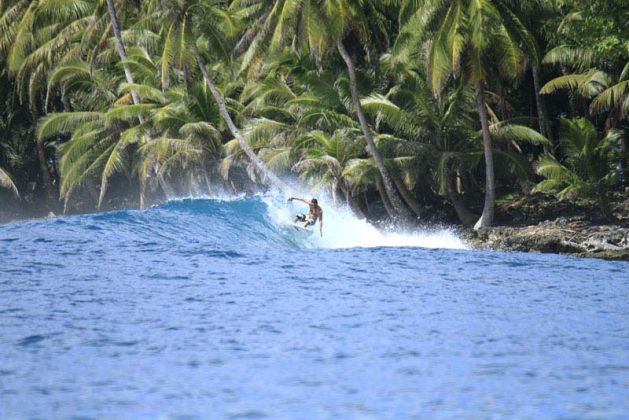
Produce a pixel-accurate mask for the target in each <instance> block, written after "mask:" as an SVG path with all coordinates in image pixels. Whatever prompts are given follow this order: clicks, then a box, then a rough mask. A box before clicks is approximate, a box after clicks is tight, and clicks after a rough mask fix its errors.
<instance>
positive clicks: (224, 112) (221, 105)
mask: <svg viewBox="0 0 629 420" xmlns="http://www.w3.org/2000/svg"><path fill="white" fill-rule="evenodd" d="M195 57H196V60H197V64H198V65H199V69H200V70H201V73H203V78H204V79H205V83H207V85H208V87H209V88H210V91H211V92H212V96H214V100H216V103H217V104H218V108H219V109H220V111H221V115H222V116H223V119H224V120H225V123H226V124H227V126H228V127H229V131H231V133H232V135H233V136H234V138H236V140H238V143H239V144H240V147H241V148H242V150H243V151H244V152H245V154H246V155H247V156H248V157H249V159H251V161H252V162H253V164H254V165H255V166H256V167H257V168H258V170H259V171H260V172H262V173H263V174H264V176H265V177H266V178H267V179H268V180H269V181H271V184H273V185H275V187H276V188H278V189H279V190H280V191H282V192H284V191H286V187H285V185H284V183H283V182H282V181H280V179H279V178H278V177H277V176H276V175H275V174H274V173H273V172H271V170H270V169H269V168H268V167H267V166H266V164H265V163H264V162H263V161H262V159H260V157H258V155H256V153H255V152H254V151H253V149H252V148H251V146H250V145H249V143H247V142H246V141H245V139H244V137H243V136H242V135H241V134H240V131H239V130H238V128H236V124H234V121H233V120H232V118H231V116H230V115H229V112H228V111H227V106H226V105H225V101H224V100H223V97H222V96H221V94H220V92H219V91H218V89H217V88H216V86H215V85H214V82H213V81H212V79H211V78H210V75H209V73H208V72H207V69H206V68H205V62H204V61H203V57H201V54H199V52H198V51H195Z"/></svg>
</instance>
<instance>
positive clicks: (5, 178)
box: [0, 168, 20, 198]
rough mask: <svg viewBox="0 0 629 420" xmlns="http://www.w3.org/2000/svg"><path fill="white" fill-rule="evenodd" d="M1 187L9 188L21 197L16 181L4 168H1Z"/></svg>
mask: <svg viewBox="0 0 629 420" xmlns="http://www.w3.org/2000/svg"><path fill="white" fill-rule="evenodd" d="M0 187H4V188H8V189H10V190H11V191H12V192H13V195H15V196H16V197H17V198H20V193H19V192H18V190H17V187H16V186H15V183H14V182H13V180H12V179H11V176H10V175H9V173H8V172H6V171H5V170H4V169H2V168H0Z"/></svg>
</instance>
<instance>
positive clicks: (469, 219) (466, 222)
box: [445, 168, 478, 226]
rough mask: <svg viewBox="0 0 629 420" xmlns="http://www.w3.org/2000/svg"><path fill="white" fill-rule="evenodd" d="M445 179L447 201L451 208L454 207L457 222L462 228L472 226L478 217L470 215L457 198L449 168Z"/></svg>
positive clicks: (459, 198)
mask: <svg viewBox="0 0 629 420" xmlns="http://www.w3.org/2000/svg"><path fill="white" fill-rule="evenodd" d="M445 178H446V194H447V195H448V200H450V202H451V203H452V207H454V211H455V212H456V215H457V217H458V218H459V221H460V222H461V223H462V224H463V226H472V225H473V224H474V221H475V220H476V218H477V217H478V216H476V215H474V214H472V213H471V212H470V211H469V210H468V209H467V207H465V204H463V201H462V200H461V197H459V194H458V192H457V190H456V189H455V188H454V185H453V180H452V169H451V168H446V170H445Z"/></svg>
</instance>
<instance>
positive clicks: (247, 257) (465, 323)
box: [0, 195, 629, 419]
mask: <svg viewBox="0 0 629 420" xmlns="http://www.w3.org/2000/svg"><path fill="white" fill-rule="evenodd" d="M323 206H324V212H325V213H324V228H323V237H320V236H319V233H318V231H317V232H316V233H313V234H312V235H308V234H307V233H303V232H300V231H297V230H295V229H293V228H292V227H291V226H290V225H289V224H288V221H290V217H291V215H292V214H294V213H295V212H298V211H303V210H305V209H304V208H303V207H305V206H303V205H301V206H300V205H299V204H295V203H293V204H287V203H286V202H285V200H284V199H280V198H277V197H274V196H273V195H258V196H251V197H240V198H225V199H220V198H196V199H181V200H174V201H170V202H167V203H165V204H161V205H157V206H155V207H152V208H150V209H147V210H142V211H141V210H125V211H115V212H108V213H99V214H91V215H80V216H63V217H53V218H49V219H43V220H32V221H23V222H16V223H12V224H7V225H2V226H0V418H3V419H4V418H81V419H90V418H263V417H270V418H292V419H301V418H308V419H310V418H315V419H317V418H322V419H328V418H361V419H362V418H495V417H517V418H538V417H545V418H629V263H627V262H613V261H603V260H596V259H579V258H573V257H565V256H559V255H550V254H534V253H531V254H526V253H505V252H492V251H479V250H471V249H468V247H467V246H466V245H465V244H464V243H463V242H462V241H461V240H460V239H459V238H457V236H456V235H455V234H454V233H452V232H451V231H449V230H447V229H430V230H426V231H416V232H412V233H408V232H386V231H385V232H383V231H379V230H377V229H375V228H374V227H372V226H371V225H369V224H367V223H366V222H365V221H363V220H359V219H357V218H356V217H354V216H352V215H351V214H350V213H349V212H347V211H344V210H334V209H332V207H331V206H330V205H327V206H326V204H323Z"/></svg>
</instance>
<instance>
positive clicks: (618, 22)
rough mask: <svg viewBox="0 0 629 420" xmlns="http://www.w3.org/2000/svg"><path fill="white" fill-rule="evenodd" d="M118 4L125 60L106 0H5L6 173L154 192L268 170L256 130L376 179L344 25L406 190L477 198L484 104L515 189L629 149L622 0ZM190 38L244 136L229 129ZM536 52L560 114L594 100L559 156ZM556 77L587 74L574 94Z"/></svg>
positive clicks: (589, 190)
mask: <svg viewBox="0 0 629 420" xmlns="http://www.w3.org/2000/svg"><path fill="white" fill-rule="evenodd" d="M114 3H115V5H116V8H117V15H118V20H119V22H117V23H118V24H119V27H120V29H121V38H122V39H121V40H122V42H123V44H124V46H125V49H126V53H127V56H126V58H124V59H122V58H121V55H120V53H119V51H118V50H117V45H116V41H117V40H116V39H115V37H114V34H113V31H112V21H111V17H110V15H109V13H108V9H107V4H106V2H104V1H96V0H40V1H25V0H9V1H0V186H1V187H2V188H9V189H10V190H12V191H14V193H15V194H17V191H18V189H19V191H20V193H21V195H22V196H27V195H28V192H30V191H33V190H37V191H41V190H42V188H41V184H42V180H43V179H44V176H43V175H44V174H45V173H47V172H48V171H50V172H51V173H50V174H49V175H53V174H54V175H57V174H58V176H59V179H58V180H55V181H58V182H57V183H56V184H55V186H54V187H55V188H57V189H58V192H59V195H60V197H61V199H62V200H63V201H64V203H65V205H66V208H67V209H68V210H69V209H71V208H72V207H73V206H74V205H78V204H79V203H81V202H90V203H91V204H92V205H94V206H102V205H105V204H106V202H107V198H108V197H109V196H110V195H111V194H113V193H114V191H119V190H121V189H123V188H114V187H121V186H124V188H125V189H126V187H127V185H130V186H131V189H132V190H133V191H139V192H140V195H141V201H142V202H144V200H148V199H150V197H151V196H152V197H156V198H159V197H163V196H168V195H169V194H177V193H186V192H187V191H191V190H192V189H193V186H194V185H217V186H221V187H222V186H229V188H232V187H234V188H239V187H242V185H238V182H240V181H239V179H240V178H239V175H241V174H242V173H244V172H247V173H249V174H250V176H251V178H252V179H253V180H254V181H256V182H257V181H260V171H259V170H258V169H256V167H255V165H254V164H252V163H251V162H252V161H251V156H247V155H246V154H245V152H243V150H245V149H246V146H250V147H251V148H252V149H253V150H254V151H255V153H256V154H257V156H259V157H260V158H261V159H262V160H263V161H264V162H266V164H267V165H269V166H270V167H271V168H273V169H274V170H275V171H277V172H279V173H282V174H284V175H293V176H296V177H299V178H300V179H301V180H302V181H304V182H311V183H313V185H314V186H315V187H316V188H320V189H327V190H329V191H330V192H331V193H332V194H333V195H334V196H335V197H337V196H338V195H342V196H344V197H345V199H346V200H349V198H351V197H352V195H354V196H356V195H357V194H358V193H362V192H366V193H367V194H365V195H364V196H368V197H373V196H375V195H376V194H374V193H375V190H376V188H377V184H378V183H379V182H380V176H381V175H380V174H381V173H382V172H379V171H378V170H379V168H378V167H376V165H375V161H374V158H372V156H371V155H370V154H369V153H368V151H367V150H366V148H365V140H366V138H367V137H368V135H366V134H369V131H366V132H363V131H362V130H361V126H360V124H359V123H358V121H357V120H356V118H355V113H356V110H355V109H354V108H355V105H354V104H353V103H352V97H351V95H350V85H349V80H348V77H347V76H346V74H347V72H346V67H345V65H344V63H343V62H342V61H341V60H340V57H338V55H337V54H336V48H337V42H338V41H339V40H340V41H344V44H343V45H345V46H346V47H349V48H348V50H349V54H350V56H351V59H352V61H353V63H354V65H355V67H356V72H357V78H358V81H357V82H358V85H359V91H360V93H361V97H362V101H361V105H362V107H363V108H364V110H365V112H366V114H367V119H368V121H367V124H368V129H369V130H371V132H372V133H373V137H374V139H375V142H376V144H377V150H378V151H379V153H381V155H382V158H383V162H384V166H385V167H386V169H387V171H388V172H390V173H391V174H392V176H393V177H394V178H395V180H396V182H397V185H398V188H400V186H401V185H402V186H404V187H406V188H407V189H408V190H409V192H410V194H409V195H411V196H412V198H413V199H417V200H419V201H422V200H425V201H426V202H428V201H430V200H431V198H430V197H432V196H433V195H434V196H435V197H437V199H434V197H433V198H432V200H433V202H432V203H431V205H435V203H437V202H438V205H441V200H442V198H441V197H447V200H449V202H450V203H454V201H455V200H457V199H459V198H460V199H461V200H462V201H463V202H464V203H465V204H466V205H469V206H470V207H478V205H479V203H480V201H481V197H482V193H483V188H482V186H481V185H482V184H483V181H482V179H483V176H484V168H485V166H484V164H483V163H484V161H483V160H482V157H483V153H484V152H485V153H486V150H484V149H483V139H482V136H481V133H480V130H479V129H480V123H479V117H478V113H479V111H480V110H483V109H484V110H485V111H487V114H488V115H489V121H488V124H489V136H490V139H491V146H490V150H491V151H492V153H493V154H494V156H495V157H496V159H495V160H496V163H495V166H496V178H497V185H498V188H501V189H502V192H505V193H510V192H514V190H515V189H517V188H519V186H520V185H523V184H526V183H527V182H529V180H530V179H531V177H532V176H533V172H532V165H531V162H534V161H537V166H536V171H537V174H538V175H540V176H542V177H544V178H545V179H544V180H543V181H542V182H540V183H539V184H538V185H537V187H536V189H538V190H541V189H550V190H553V191H556V192H557V194H558V196H559V197H561V198H565V197H569V196H572V195H577V196H596V194H597V192H601V191H609V190H610V189H611V188H614V187H615V186H617V185H618V179H617V175H618V171H615V170H613V168H614V167H615V166H616V165H618V164H620V165H621V166H622V168H623V169H625V170H627V168H628V167H629V160H628V156H627V150H629V147H627V146H628V144H629V142H628V140H627V135H626V132H627V128H628V127H629V121H628V120H627V116H628V115H629V38H628V36H629V35H628V33H627V31H626V22H627V21H629V19H628V16H627V13H628V12H627V8H626V5H625V4H624V2H622V1H621V0H613V1H602V0H595V1H586V0H555V1H553V2H549V1H533V2H515V1H506V0H479V1H470V0H448V1H443V0H426V1H416V0H402V1H397V0H395V1H394V0H388V1H375V0H364V1H360V2H356V1H350V0H338V1H322V0H273V1H267V0H235V1H230V2H223V1H218V0H176V1H175V0H163V1H139V2H120V1H117V2H114ZM197 54H198V55H199V57H201V58H202V60H204V61H205V63H204V64H205V68H206V69H207V70H208V72H209V74H210V76H211V78H212V79H213V80H214V81H215V83H216V85H217V88H218V90H219V91H220V93H221V94H222V95H223V97H224V98H225V102H226V104H227V108H228V112H229V113H230V115H231V116H232V118H233V119H234V121H235V123H236V125H237V126H238V127H242V132H243V134H244V136H245V139H246V142H247V143H246V144H242V143H239V142H238V141H237V140H233V135H232V133H231V132H230V130H228V126H227V125H226V123H225V122H224V121H223V119H222V117H221V116H220V114H219V107H218V105H217V104H216V102H215V100H214V98H213V96H212V94H211V92H210V91H209V89H208V87H207V85H206V84H205V83H204V80H203V75H202V74H201V71H200V70H201V69H200V68H199V63H197V61H196V57H197ZM530 68H535V69H536V70H538V71H539V75H540V79H542V80H541V83H540V85H542V86H543V87H542V88H541V92H542V93H543V94H545V96H544V99H545V101H546V102H547V103H548V105H549V107H548V108H549V110H550V113H549V116H548V117H549V119H550V120H551V121H552V122H554V123H555V125H557V124H558V121H559V118H560V117H561V116H565V115H571V116H581V117H586V118H589V121H586V120H585V119H583V118H579V119H575V120H567V119H562V120H561V123H560V124H561V133H562V134H561V140H560V148H559V149H556V150H555V151H556V152H557V154H556V155H555V156H557V157H555V156H553V155H552V154H550V153H547V154H544V155H541V156H540V153H541V150H542V148H544V149H546V151H547V152H551V151H552V145H550V144H549V143H548V141H547V140H546V138H544V136H542V135H541V134H539V133H538V132H537V131H535V130H533V129H532V128H531V125H532V124H533V122H532V121H531V118H528V117H529V116H530V114H531V113H532V112H533V108H536V107H537V106H538V105H537V104H533V103H532V100H531V97H532V96H533V93H534V92H533V87H532V86H531V83H532V82H531V81H530V76H529V75H527V71H528V70H529V69H530ZM129 76H130V77H129ZM478 86H481V87H482V91H481V99H482V102H483V104H482V105H481V106H479V105H478V103H477V102H476V101H475V95H476V94H477V92H476V91H475V89H478ZM562 91H568V92H571V93H574V94H573V95H571V96H570V98H571V101H569V103H568V102H567V101H565V97H564V96H563V95H562ZM495 106H500V107H503V108H504V109H502V108H500V109H493V107H495ZM498 116H500V118H499V117H498ZM512 117H517V118H512ZM519 117H524V118H519ZM501 119H502V121H501ZM554 131H557V130H554ZM365 133H366V134H365ZM38 151H39V152H43V153H38ZM48 159H50V161H51V162H56V164H57V165H58V167H57V168H52V167H50V168H48V166H49V163H48ZM42 160H43V161H42ZM54 169H56V173H54V172H55V171H54ZM33 185H36V186H37V187H36V188H35V187H33ZM361 195H362V194H361ZM438 196H441V197H438ZM96 197H97V198H96ZM370 200H371V198H370Z"/></svg>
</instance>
